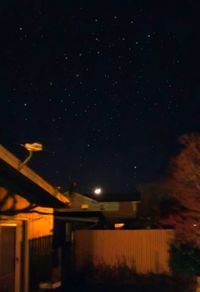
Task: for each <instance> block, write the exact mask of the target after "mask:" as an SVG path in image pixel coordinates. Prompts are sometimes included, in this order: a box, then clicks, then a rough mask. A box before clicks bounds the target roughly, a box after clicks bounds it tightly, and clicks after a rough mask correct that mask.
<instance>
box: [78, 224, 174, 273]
mask: <svg viewBox="0 0 200 292" xmlns="http://www.w3.org/2000/svg"><path fill="white" fill-rule="evenodd" d="M173 237H174V232H173V230H166V229H165V230H77V231H75V234H74V242H75V246H74V251H75V262H76V266H77V267H78V268H82V267H84V266H85V265H87V264H89V263H93V264H94V265H100V264H103V265H108V266H119V265H120V264H126V265H127V266H128V267H130V268H133V269H134V270H135V271H136V272H137V273H139V274H146V273H157V274H160V273H169V265H168V261H169V252H168V248H169V242H170V240H171V239H172V238H173Z"/></svg>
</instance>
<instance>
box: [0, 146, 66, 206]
mask: <svg viewBox="0 0 200 292" xmlns="http://www.w3.org/2000/svg"><path fill="white" fill-rule="evenodd" d="M21 165H22V161H21V160H19V159H18V158H17V157H16V156H14V155H13V154H12V153H11V152H9V151H8V150H7V149H6V148H4V147H3V146H2V145H0V184H1V185H2V186H4V187H7V188H9V189H10V190H11V191H13V192H15V193H17V194H19V195H21V196H23V197H25V198H26V199H28V200H29V201H30V202H31V203H35V204H37V205H38V206H42V207H52V208H59V207H66V205H68V204H69V203H70V201H69V199H68V198H66V197H65V196H63V195H62V194H61V193H60V192H59V191H58V190H57V189H56V188H55V187H53V186H52V185H50V184H49V183H48V182H47V181H45V180H44V179H43V178H42V177H40V176H39V175H38V174H37V173H35V172H34V171H33V170H31V169H30V168H29V167H28V166H27V165H23V166H22V167H20V166H21Z"/></svg>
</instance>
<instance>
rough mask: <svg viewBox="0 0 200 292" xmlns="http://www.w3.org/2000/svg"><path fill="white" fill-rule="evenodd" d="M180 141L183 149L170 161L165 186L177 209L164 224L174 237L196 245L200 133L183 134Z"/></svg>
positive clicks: (199, 217) (198, 236) (199, 214)
mask: <svg viewBox="0 0 200 292" xmlns="http://www.w3.org/2000/svg"><path fill="white" fill-rule="evenodd" d="M180 142H181V143H182V145H183V149H182V151H181V152H180V154H178V155H177V156H176V157H175V158H174V159H173V160H172V162H171V169H170V174H169V178H168V179H167V183H166V186H167V189H168V191H169V193H170V194H171V195H172V196H173V197H174V198H175V199H176V200H177V201H178V202H179V206H181V207H180V208H179V209H177V212H173V213H172V214H170V215H169V216H168V218H167V222H168V223H169V224H173V225H174V226H175V228H176V231H177V236H178V238H182V239H184V240H186V241H192V242H194V243H195V244H197V245H199V246H200V134H190V135H183V136H181V137H180ZM165 222H166V221H165Z"/></svg>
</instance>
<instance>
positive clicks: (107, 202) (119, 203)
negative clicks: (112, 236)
mask: <svg viewBox="0 0 200 292" xmlns="http://www.w3.org/2000/svg"><path fill="white" fill-rule="evenodd" d="M125 195H126V196H125ZM125 195H124V194H122V193H121V194H117V193H114V194H109V193H107V194H105V195H103V196H102V197H97V198H94V197H91V196H88V195H83V194H80V193H78V192H72V194H69V192H67V193H66V196H67V197H68V198H69V200H70V202H71V205H70V208H59V209H58V210H56V212H55V214H56V215H57V216H58V217H60V219H63V220H64V221H68V222H76V221H77V222H82V223H88V224H89V223H96V227H101V228H107V229H109V228H111V229H113V228H115V224H117V223H119V222H123V223H124V224H125V223H126V224H128V223H129V222H130V221H134V220H135V218H136V215H137V210H138V204H139V203H140V196H139V193H137V192H136V191H135V192H133V193H131V194H125Z"/></svg>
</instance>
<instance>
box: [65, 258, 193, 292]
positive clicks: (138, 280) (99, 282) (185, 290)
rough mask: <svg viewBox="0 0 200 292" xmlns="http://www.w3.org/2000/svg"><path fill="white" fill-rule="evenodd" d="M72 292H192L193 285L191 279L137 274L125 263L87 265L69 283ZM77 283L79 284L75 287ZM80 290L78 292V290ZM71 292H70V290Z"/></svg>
mask: <svg viewBox="0 0 200 292" xmlns="http://www.w3.org/2000/svg"><path fill="white" fill-rule="evenodd" d="M70 283H71V284H72V286H73V288H75V290H74V291H115V292H116V291H138V292H151V291H152V292H160V291H163V292H192V291H194V286H195V283H194V281H193V279H191V278H186V277H185V278H183V277H175V276H170V275H166V274H146V275H143V274H137V273H136V271H135V270H134V268H133V269H132V268H129V267H128V266H126V264H125V263H122V264H121V265H117V266H108V265H105V264H103V263H102V264H100V265H98V266H94V265H92V263H91V264H89V265H88V266H85V267H84V269H82V270H81V271H79V273H75V274H74V280H72V281H70ZM77 283H81V286H80V287H77V286H78V285H77ZM79 289H80V290H79ZM70 291H71V290H70Z"/></svg>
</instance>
